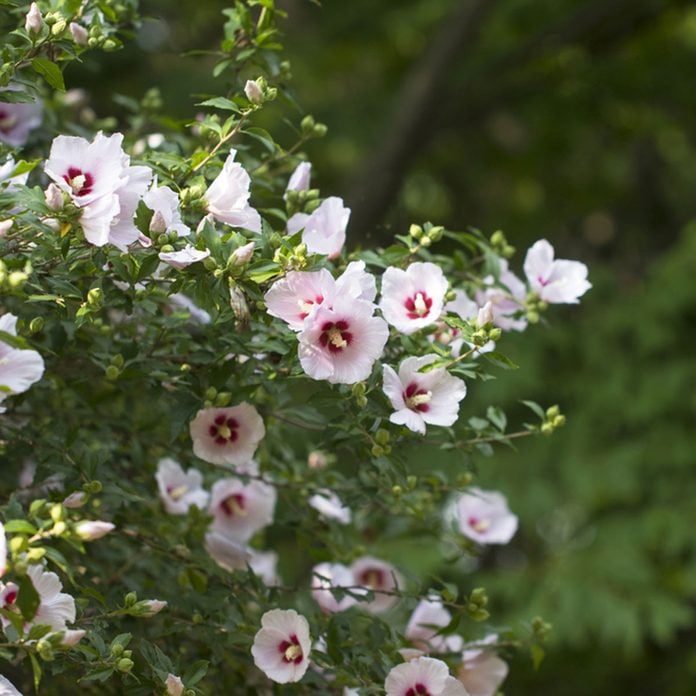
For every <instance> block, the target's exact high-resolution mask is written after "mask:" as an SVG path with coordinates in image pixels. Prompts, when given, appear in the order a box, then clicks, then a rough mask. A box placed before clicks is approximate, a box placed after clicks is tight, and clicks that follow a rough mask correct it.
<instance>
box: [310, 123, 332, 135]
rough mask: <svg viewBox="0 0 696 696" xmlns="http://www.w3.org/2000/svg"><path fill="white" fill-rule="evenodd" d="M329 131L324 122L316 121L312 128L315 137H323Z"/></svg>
mask: <svg viewBox="0 0 696 696" xmlns="http://www.w3.org/2000/svg"><path fill="white" fill-rule="evenodd" d="M328 132H329V129H328V127H327V126H326V124H325V123H317V124H316V125H315V126H314V128H313V129H312V135H313V136H314V137H315V138H323V137H324V136H325V135H326V134H327V133H328Z"/></svg>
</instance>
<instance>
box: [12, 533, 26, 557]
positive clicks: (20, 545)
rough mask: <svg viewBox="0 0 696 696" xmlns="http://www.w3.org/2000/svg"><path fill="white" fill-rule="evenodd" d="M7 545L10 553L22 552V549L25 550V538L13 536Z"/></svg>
mask: <svg viewBox="0 0 696 696" xmlns="http://www.w3.org/2000/svg"><path fill="white" fill-rule="evenodd" d="M9 546H10V551H11V552H12V555H16V554H18V553H22V551H25V550H26V548H27V538H26V537H24V536H13V537H12V538H11V539H10V543H9Z"/></svg>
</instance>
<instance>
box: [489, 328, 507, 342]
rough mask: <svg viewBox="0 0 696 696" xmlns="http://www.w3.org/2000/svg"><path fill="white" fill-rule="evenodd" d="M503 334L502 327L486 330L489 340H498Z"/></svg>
mask: <svg viewBox="0 0 696 696" xmlns="http://www.w3.org/2000/svg"><path fill="white" fill-rule="evenodd" d="M502 335H503V331H502V329H491V330H490V331H489V332H488V338H490V339H491V341H499V340H500V337H501V336H502Z"/></svg>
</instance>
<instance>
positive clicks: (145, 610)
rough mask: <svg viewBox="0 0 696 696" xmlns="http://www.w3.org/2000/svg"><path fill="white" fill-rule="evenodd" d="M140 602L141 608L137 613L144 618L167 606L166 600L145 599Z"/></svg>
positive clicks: (157, 612)
mask: <svg viewBox="0 0 696 696" xmlns="http://www.w3.org/2000/svg"><path fill="white" fill-rule="evenodd" d="M141 604H142V609H141V610H140V611H139V612H138V614H139V615H140V616H144V617H145V618H150V617H151V616H154V615H155V614H159V613H160V612H161V611H162V609H164V608H165V607H166V606H167V602H164V601H163V600H161V599H146V600H144V601H143V602H141Z"/></svg>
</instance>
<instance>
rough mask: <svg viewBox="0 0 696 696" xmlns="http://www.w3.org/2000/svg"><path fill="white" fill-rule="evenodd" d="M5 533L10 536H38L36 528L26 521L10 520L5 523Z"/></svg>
mask: <svg viewBox="0 0 696 696" xmlns="http://www.w3.org/2000/svg"><path fill="white" fill-rule="evenodd" d="M5 532H8V533H10V534H36V527H34V525H33V524H31V522H27V521H26V520H10V521H9V522H5Z"/></svg>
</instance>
